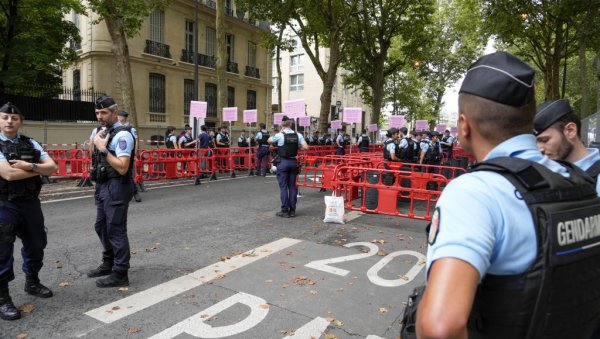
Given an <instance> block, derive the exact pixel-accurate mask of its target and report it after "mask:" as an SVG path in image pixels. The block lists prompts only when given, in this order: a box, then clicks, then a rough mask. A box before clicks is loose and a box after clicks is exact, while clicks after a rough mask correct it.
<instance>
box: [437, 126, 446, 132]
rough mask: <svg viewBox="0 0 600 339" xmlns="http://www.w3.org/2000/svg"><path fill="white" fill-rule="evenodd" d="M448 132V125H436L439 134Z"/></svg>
mask: <svg viewBox="0 0 600 339" xmlns="http://www.w3.org/2000/svg"><path fill="white" fill-rule="evenodd" d="M445 130H446V124H437V125H435V131H436V132H438V133H444V131H445Z"/></svg>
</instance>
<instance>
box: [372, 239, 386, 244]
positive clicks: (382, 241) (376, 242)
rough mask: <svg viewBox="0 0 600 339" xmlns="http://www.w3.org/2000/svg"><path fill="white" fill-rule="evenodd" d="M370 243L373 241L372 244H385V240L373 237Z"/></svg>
mask: <svg viewBox="0 0 600 339" xmlns="http://www.w3.org/2000/svg"><path fill="white" fill-rule="evenodd" d="M371 243H373V244H385V240H383V239H380V240H377V239H375V240H371Z"/></svg>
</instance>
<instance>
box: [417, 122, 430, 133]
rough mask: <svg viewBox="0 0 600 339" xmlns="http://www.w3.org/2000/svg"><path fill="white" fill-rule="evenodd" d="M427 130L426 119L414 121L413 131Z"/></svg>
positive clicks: (427, 123)
mask: <svg viewBox="0 0 600 339" xmlns="http://www.w3.org/2000/svg"><path fill="white" fill-rule="evenodd" d="M427 130H429V121H427V120H417V121H415V131H418V132H420V131H427Z"/></svg>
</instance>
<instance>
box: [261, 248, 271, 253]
mask: <svg viewBox="0 0 600 339" xmlns="http://www.w3.org/2000/svg"><path fill="white" fill-rule="evenodd" d="M260 251H261V252H264V253H268V252H273V250H270V249H268V248H263V249H262V250H260Z"/></svg>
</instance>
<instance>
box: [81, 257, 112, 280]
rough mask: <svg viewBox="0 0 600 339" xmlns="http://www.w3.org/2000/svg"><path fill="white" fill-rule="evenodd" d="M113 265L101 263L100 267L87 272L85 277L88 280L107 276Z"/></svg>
mask: <svg viewBox="0 0 600 339" xmlns="http://www.w3.org/2000/svg"><path fill="white" fill-rule="evenodd" d="M112 267H113V263H112V262H108V261H103V262H102V264H100V266H98V267H97V268H94V269H93V270H90V271H88V272H87V276H88V277H90V278H96V277H101V276H103V275H109V274H110V273H111V272H112Z"/></svg>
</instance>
